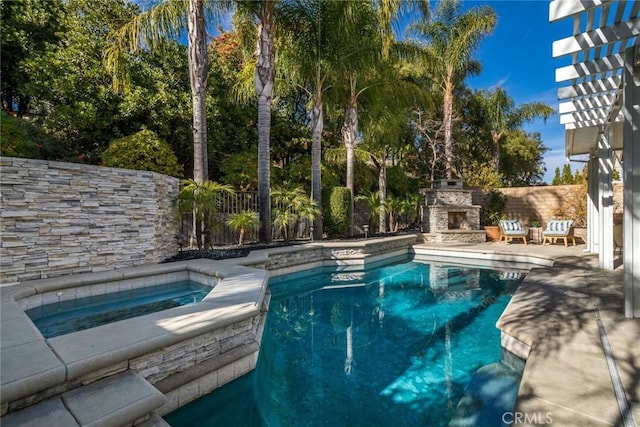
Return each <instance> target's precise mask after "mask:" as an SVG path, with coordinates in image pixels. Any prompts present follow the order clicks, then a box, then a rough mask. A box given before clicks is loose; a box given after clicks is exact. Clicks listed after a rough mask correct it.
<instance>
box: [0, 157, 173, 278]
mask: <svg viewBox="0 0 640 427" xmlns="http://www.w3.org/2000/svg"><path fill="white" fill-rule="evenodd" d="M0 167H1V168H2V169H1V170H2V175H1V177H0V193H1V194H0V200H1V205H0V219H1V223H0V234H1V252H0V254H1V258H0V261H1V265H2V268H1V272H0V281H1V282H3V283H7V282H16V281H23V280H30V279H40V278H47V277H53V276H60V275H65V274H76V273H86V272H95V271H102V270H110V269H113V268H116V267H128V266H135V265H140V264H148V263H157V262H159V261H161V260H163V259H165V258H167V257H170V256H172V255H173V254H175V253H176V252H177V251H178V247H177V244H176V241H175V237H174V236H175V234H176V233H177V231H178V229H177V227H178V226H177V223H176V222H175V221H174V219H173V212H172V211H173V209H172V207H173V201H174V199H175V197H176V196H177V195H178V191H179V180H178V179H177V178H173V177H169V176H165V175H161V174H157V173H153V172H146V171H135V170H128V169H117V168H106V167H99V166H92V165H84V164H76V163H64V162H52V161H45V160H33V159H19V158H12V157H1V158H0Z"/></svg>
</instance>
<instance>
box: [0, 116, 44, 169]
mask: <svg viewBox="0 0 640 427" xmlns="http://www.w3.org/2000/svg"><path fill="white" fill-rule="evenodd" d="M0 122H1V123H0V140H1V141H2V143H1V144H0V155H3V156H7V157H23V158H28V159H41V158H42V155H41V152H40V150H39V146H38V143H37V142H36V141H34V139H33V135H32V133H33V132H34V129H33V125H32V124H30V123H28V122H27V121H26V120H24V119H18V118H16V117H12V116H10V115H8V114H6V113H0Z"/></svg>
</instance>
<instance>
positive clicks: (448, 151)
mask: <svg viewBox="0 0 640 427" xmlns="http://www.w3.org/2000/svg"><path fill="white" fill-rule="evenodd" d="M442 110H443V122H444V123H443V125H444V161H445V173H446V178H447V179H451V178H453V160H454V159H453V135H452V134H453V83H452V82H451V79H450V78H449V79H447V81H446V82H445V86H444V100H443V105H442Z"/></svg>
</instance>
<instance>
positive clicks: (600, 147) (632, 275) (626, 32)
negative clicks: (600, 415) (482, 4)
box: [549, 0, 640, 318]
mask: <svg viewBox="0 0 640 427" xmlns="http://www.w3.org/2000/svg"><path fill="white" fill-rule="evenodd" d="M639 15H640V1H610V0H552V1H551V2H550V4H549V21H550V22H552V23H553V22H557V21H560V20H564V19H571V20H572V22H573V34H572V35H569V36H568V37H566V38H563V39H561V40H557V41H555V42H553V57H554V58H559V57H566V56H570V58H571V65H568V66H564V67H560V68H557V69H556V82H558V83H561V84H562V86H561V87H560V88H559V89H558V99H559V100H560V101H561V102H560V105H559V112H560V123H562V124H564V125H565V150H566V155H567V157H568V158H569V159H571V157H572V156H575V155H588V158H589V160H588V171H589V178H588V187H589V190H588V209H587V222H588V224H587V227H588V229H587V250H588V251H590V252H593V253H598V255H599V266H600V268H603V269H613V268H614V243H613V184H612V172H613V164H614V155H616V156H617V157H618V160H619V161H620V162H621V164H622V170H623V174H622V178H623V185H624V220H623V227H624V228H623V230H624V231H623V239H624V247H623V263H624V265H623V268H624V295H625V307H624V310H625V315H626V316H627V317H635V318H640V106H639V104H640V38H639V37H638V35H639V34H640V16H639ZM614 153H615V154H614Z"/></svg>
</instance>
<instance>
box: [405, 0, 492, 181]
mask: <svg viewBox="0 0 640 427" xmlns="http://www.w3.org/2000/svg"><path fill="white" fill-rule="evenodd" d="M459 6H460V2H459V0H440V2H439V3H438V5H437V7H436V10H435V13H434V20H431V21H430V20H425V22H423V23H421V25H418V26H416V30H417V32H418V34H419V35H421V36H422V37H424V38H426V39H427V40H428V41H429V43H430V48H431V49H432V50H433V51H434V52H433V53H434V56H433V57H434V58H435V59H436V61H435V62H434V63H433V64H432V66H433V68H434V69H433V73H434V78H436V79H437V80H438V81H439V83H440V85H441V90H442V94H443V106H442V109H443V113H442V114H443V125H444V131H443V133H444V151H445V173H446V178H447V179H451V178H452V177H453V175H454V171H453V164H454V162H455V156H454V152H453V151H454V150H453V137H452V135H453V101H454V90H455V88H456V85H457V84H458V83H459V82H461V81H462V80H464V77H465V76H466V75H467V74H469V73H478V72H479V71H480V64H479V63H478V62H477V61H474V60H473V59H472V54H473V52H474V51H475V49H476V48H477V47H478V45H479V43H480V41H481V40H482V38H483V37H484V36H486V35H488V34H490V33H491V32H492V31H493V28H494V27H495V25H496V19H497V18H496V14H495V12H494V11H493V9H492V8H491V7H489V6H480V7H477V8H473V9H470V10H468V11H466V12H464V13H460V12H459Z"/></svg>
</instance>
